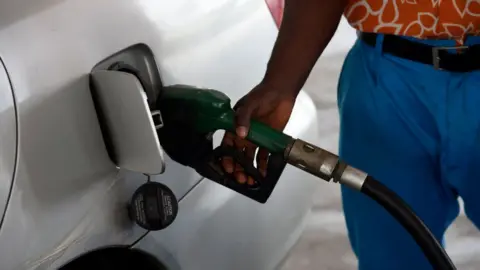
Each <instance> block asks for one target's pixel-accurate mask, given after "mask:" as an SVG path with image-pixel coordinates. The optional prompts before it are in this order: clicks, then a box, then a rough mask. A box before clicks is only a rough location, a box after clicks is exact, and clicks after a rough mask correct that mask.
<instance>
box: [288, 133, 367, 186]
mask: <svg viewBox="0 0 480 270" xmlns="http://www.w3.org/2000/svg"><path fill="white" fill-rule="evenodd" d="M285 160H286V161H287V163H289V164H291V165H293V166H295V167H297V168H299V169H301V170H303V171H305V172H308V173H310V174H313V175H315V176H318V177H319V178H322V179H324V180H326V181H330V180H333V181H334V182H338V183H340V184H343V185H346V186H349V187H351V188H354V189H356V190H360V189H361V188H362V186H363V183H364V182H365V179H366V178H367V176H368V175H367V174H366V173H364V172H362V171H360V170H358V169H356V168H354V167H352V166H350V165H348V164H346V163H344V162H342V161H341V160H340V159H339V157H338V156H337V155H335V154H332V153H330V152H328V151H327V150H324V149H322V148H320V147H317V146H315V145H312V144H309V143H307V142H305V141H302V140H300V139H296V140H294V141H293V142H292V144H290V145H289V147H288V148H287V149H286V150H285Z"/></svg>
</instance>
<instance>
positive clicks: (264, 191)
mask: <svg viewBox="0 0 480 270" xmlns="http://www.w3.org/2000/svg"><path fill="white" fill-rule="evenodd" d="M157 108H158V110H160V111H161V113H162V120H163V127H162V128H160V129H159V130H158V135H159V138H160V142H161V144H162V147H163V149H164V150H165V152H166V153H167V154H168V155H169V156H170V157H171V158H172V159H173V160H175V161H177V162H179V163H180V164H183V165H185V166H189V167H192V168H194V169H195V170H196V171H197V172H198V173H200V174H201V175H203V176H204V177H206V178H208V179H211V180H213V181H215V182H217V183H220V184H222V185H224V186H227V187H229V188H231V189H233V190H235V191H237V192H239V193H241V194H243V195H245V196H247V197H250V198H252V199H254V200H256V201H259V202H262V203H264V202H266V200H267V199H268V197H269V196H270V194H271V192H272V191H273V189H274V187H275V185H276V183H277V182H278V180H279V178H280V176H281V174H282V173H283V170H284V168H285V165H286V164H287V163H288V164H291V165H293V166H295V167H297V168H300V169H301V170H303V171H306V172H308V173H310V174H313V175H315V176H318V177H320V178H322V179H324V180H327V181H330V180H332V179H333V181H336V182H337V181H342V182H344V183H346V184H347V185H350V186H353V187H355V188H356V189H359V188H361V185H362V183H363V179H364V178H365V177H366V174H364V173H363V172H361V171H358V170H356V169H354V168H352V167H350V166H348V165H346V164H345V163H343V162H341V161H340V160H339V158H338V156H336V155H334V154H332V153H330V152H328V151H326V150H324V149H321V148H319V147H317V146H315V145H312V144H310V143H308V142H305V141H302V140H300V139H294V138H292V137H291V136H288V135H286V134H284V133H283V132H280V131H277V130H275V129H273V128H271V127H269V126H267V125H265V124H262V123H260V122H257V121H252V122H251V124H250V130H249V133H248V135H247V138H246V139H247V140H249V141H250V142H252V143H254V144H255V145H257V146H259V147H261V148H263V149H266V150H268V151H269V152H270V156H269V158H268V168H267V173H266V175H265V176H264V175H262V174H261V173H260V172H259V171H258V170H257V169H256V168H255V167H254V166H253V164H250V163H251V162H249V161H248V160H247V158H246V157H245V156H244V155H243V152H241V151H238V150H237V149H235V148H233V147H227V146H219V147H217V148H214V147H213V142H212V135H213V133H214V132H216V131H218V130H225V131H228V132H232V133H234V132H235V112H234V110H233V109H232V105H231V101H230V98H229V97H228V96H227V95H225V94H224V93H222V92H220V91H217V90H213V89H204V88H197V87H193V86H188V85H172V86H168V87H164V88H163V89H162V91H161V94H160V97H159V98H158V100H157ZM227 156H228V157H231V158H233V159H234V160H235V162H236V163H237V164H240V165H241V166H242V167H243V169H244V171H245V173H246V174H248V175H249V176H251V177H252V178H253V179H254V181H255V183H254V185H247V184H239V183H237V181H236V180H235V179H234V177H233V175H230V174H228V173H226V172H225V170H224V169H223V167H222V166H221V165H220V164H221V163H220V161H221V159H222V158H223V157H227Z"/></svg>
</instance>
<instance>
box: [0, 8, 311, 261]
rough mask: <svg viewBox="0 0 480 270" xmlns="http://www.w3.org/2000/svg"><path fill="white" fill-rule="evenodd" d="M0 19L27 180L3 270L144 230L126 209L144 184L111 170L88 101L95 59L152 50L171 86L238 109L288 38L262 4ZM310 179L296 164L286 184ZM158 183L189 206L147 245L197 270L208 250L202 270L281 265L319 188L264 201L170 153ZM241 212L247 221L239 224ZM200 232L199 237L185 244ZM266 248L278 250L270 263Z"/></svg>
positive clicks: (18, 185) (15, 204)
mask: <svg viewBox="0 0 480 270" xmlns="http://www.w3.org/2000/svg"><path fill="white" fill-rule="evenodd" d="M21 4H23V5H21ZM24 7H25V8H24ZM0 15H5V17H2V16H0V58H1V59H2V60H3V61H4V63H5V66H6V69H7V71H8V74H9V75H10V80H11V83H12V86H13V89H14V93H15V98H16V107H17V115H18V130H19V133H18V153H17V155H18V157H17V166H16V174H15V179H14V182H13V187H12V193H11V197H10V200H9V203H8V207H7V211H6V215H5V219H4V222H3V225H2V227H1V229H0V265H1V267H0V268H1V269H8V270H17V269H18V270H25V269H28V270H30V269H36V270H43V269H56V268H58V267H60V266H61V265H63V264H65V263H67V262H68V261H70V260H72V259H74V258H77V257H78V256H81V255H82V254H84V253H86V252H88V251H91V250H94V249H97V248H100V247H103V246H109V245H130V244H132V243H134V242H135V241H137V240H138V239H140V238H141V236H143V235H144V234H145V231H144V230H143V229H141V228H139V227H138V226H136V225H135V224H133V223H132V222H131V221H130V220H128V217H127V213H126V205H127V203H128V201H129V199H130V196H131V195H132V194H133V192H134V191H135V189H136V188H138V187H139V186H140V185H141V184H143V183H144V182H145V180H146V177H145V176H144V175H141V174H136V173H131V172H125V171H119V170H117V168H116V167H115V165H114V164H113V163H112V162H111V161H110V159H109V158H108V154H107V152H106V149H105V144H104V141H103V139H102V135H101V131H100V127H99V123H98V119H97V115H96V113H95V110H94V106H93V101H92V99H91V95H90V92H89V85H88V74H89V72H90V71H91V69H92V68H93V67H94V66H95V65H96V64H97V63H98V62H100V61H102V60H103V59H105V58H107V57H108V56H110V55H112V54H114V53H116V52H118V51H120V50H122V49H124V48H127V47H129V46H131V45H133V44H137V43H144V44H146V45H147V46H149V47H150V49H151V50H152V51H153V53H154V55H155V57H156V62H157V64H158V67H159V70H160V74H161V77H162V81H163V82H164V84H165V85H171V84H178V83H180V84H191V85H195V86H202V87H208V88H215V89H218V90H222V91H225V92H226V93H227V94H228V95H229V96H230V97H231V98H232V100H233V101H236V100H238V98H240V97H241V96H242V95H244V94H245V91H246V90H247V89H249V88H251V87H253V86H254V85H255V84H256V83H257V82H258V81H260V79H261V78H262V76H263V74H264V72H265V65H266V63H267V61H268V56H269V54H270V52H271V48H272V46H273V42H274V40H275V36H276V33H277V29H276V26H275V24H274V21H273V20H272V17H271V15H270V13H269V11H268V9H267V6H266V5H265V3H264V2H263V1H257V0H209V1H201V0H198V1H191V0H176V1H170V0H136V1H133V0H97V1H84V0H64V1H60V0H58V1H55V0H35V1H33V0H31V1H28V0H11V1H8V3H2V9H1V11H0ZM246 55H248V57H246ZM249 59H250V60H249ZM302 96H303V98H301V100H304V104H300V105H299V106H300V107H299V108H301V107H304V108H308V110H307V111H305V110H300V109H296V111H298V112H299V114H298V117H296V119H295V120H293V121H292V123H291V124H289V125H290V126H291V127H289V130H288V132H289V133H290V134H291V135H293V136H301V137H302V138H304V139H307V140H308V139H310V138H314V137H315V136H316V132H317V129H316V116H315V109H314V106H313V103H312V102H311V100H310V99H309V98H308V96H307V95H306V94H304V93H302ZM300 103H301V102H300ZM297 125H300V126H302V125H303V127H302V128H300V127H299V126H297ZM13 129H14V128H12V130H13ZM12 132H13V131H12ZM12 132H10V135H9V136H10V137H12V136H13V135H12V134H13V133H12ZM220 135H221V134H216V142H217V143H218V142H219V140H220V138H219V136H220ZM2 143H4V142H2ZM12 144H13V143H12ZM10 147H11V146H10ZM303 177H306V178H308V177H307V175H306V174H304V173H301V172H300V171H299V170H296V169H293V168H289V169H288V171H287V172H286V173H285V176H284V177H283V178H282V179H285V180H287V178H293V179H297V178H303ZM310 179H311V178H310ZM152 180H154V181H159V182H162V183H164V184H166V185H167V186H169V187H170V188H171V189H172V190H173V191H174V193H175V194H176V196H177V197H178V198H179V199H182V198H183V197H185V196H186V197H185V198H184V199H183V200H182V201H181V203H180V204H181V207H180V209H179V211H180V212H179V218H178V220H176V221H175V222H174V225H172V226H173V227H171V228H167V229H166V230H164V231H161V232H154V233H150V234H149V235H147V237H146V238H145V239H147V238H150V239H151V241H152V242H153V243H155V244H156V245H162V243H163V242H165V245H168V246H166V247H164V249H165V250H167V251H168V250H170V252H173V256H175V257H176V258H178V259H180V260H186V261H180V262H179V264H181V265H184V266H185V267H187V268H185V267H184V268H182V269H192V268H188V267H190V266H193V265H194V264H195V260H200V259H201V257H200V256H196V257H191V258H190V256H191V255H192V254H194V251H195V250H197V251H198V252H200V250H198V249H202V250H201V251H202V254H204V255H205V259H203V260H202V261H198V262H199V265H205V266H208V265H209V263H208V262H206V261H205V260H206V259H207V258H209V259H213V258H214V257H225V258H224V259H222V260H220V261H219V262H218V264H215V265H219V266H222V267H223V266H225V267H227V268H225V269H235V267H238V264H239V263H241V262H242V260H249V256H252V254H258V255H256V256H258V257H255V258H254V259H253V258H252V261H251V263H250V264H249V265H250V266H252V268H250V269H264V268H259V267H260V266H261V267H264V266H265V267H270V266H271V264H273V263H274V262H275V261H279V260H280V259H281V257H282V256H283V255H284V250H285V249H288V246H289V245H290V244H293V241H294V240H288V241H290V242H292V243H287V242H288V241H287V239H290V238H291V239H294V238H295V237H298V233H296V235H297V236H295V232H299V230H300V228H301V223H302V221H301V220H302V219H303V218H304V217H305V216H306V214H307V212H308V208H309V202H310V198H311V196H312V195H313V193H314V188H313V187H314V186H315V183H314V181H309V180H305V181H303V182H302V184H297V183H294V182H293V181H284V180H280V184H279V186H278V187H277V188H276V191H275V192H274V194H273V195H272V198H271V199H270V200H269V202H267V203H266V204H265V205H261V204H258V203H256V202H253V201H250V200H248V199H247V198H245V197H243V196H241V195H238V194H236V193H234V192H233V191H230V190H228V189H226V188H223V187H221V186H219V185H216V184H214V183H211V182H210V181H206V180H203V181H201V182H200V184H199V181H200V180H201V177H200V176H199V175H198V174H196V173H195V172H194V171H193V170H191V169H188V168H185V167H183V166H181V165H179V164H177V163H175V162H173V161H171V160H169V159H168V158H167V157H166V168H165V173H163V174H161V175H158V176H155V177H152ZM192 189H193V191H191V190H192ZM189 191H191V193H188V192H189ZM187 193H188V195H187ZM202 193H203V194H202ZM190 194H192V195H191V199H188V200H187V198H190ZM197 203H198V204H199V205H197ZM187 207H192V208H187ZM242 215H243V216H244V218H245V220H244V221H243V223H237V221H238V220H236V219H237V218H241V217H242ZM247 220H251V221H252V222H251V223H247ZM183 222H189V223H192V222H193V223H195V224H184V223H183ZM212 222H218V223H215V224H214V223H212ZM233 223H235V224H233ZM242 224H243V225H245V226H250V227H249V228H250V229H249V230H245V229H243V230H240V232H241V233H240V232H239V233H237V234H235V235H233V236H227V237H223V238H221V237H220V236H219V235H212V236H211V237H210V236H208V235H200V234H204V233H214V232H215V228H217V229H218V228H220V227H215V226H221V227H222V228H224V229H223V231H224V232H229V233H233V231H231V230H232V229H233V228H239V226H240V225H242ZM249 224H250V225H249ZM189 226H192V232H190V233H189V234H186V236H184V237H183V238H178V239H177V237H179V234H180V233H184V232H185V233H187V232H188V228H190V227H189ZM230 226H231V228H230ZM272 227H275V228H272ZM228 228H230V229H228ZM251 230H255V231H256V232H255V233H253V234H251V233H249V232H250V231H251ZM262 232H265V234H263V237H261V236H260V235H261V233H262ZM168 233H171V235H169V234H168ZM280 236H281V237H280ZM195 237H197V238H195ZM176 239H177V240H176ZM261 239H263V240H265V241H267V243H265V244H261V242H259V240H261ZM267 239H270V240H267ZM275 239H278V240H275ZM282 239H283V241H282ZM190 242H191V243H192V248H189V247H188V243H190ZM202 243H203V244H204V245H202ZM236 243H238V244H239V245H240V244H241V245H244V246H245V247H248V248H249V249H251V250H249V251H247V252H246V253H244V254H243V255H242V254H241V253H240V254H236V255H235V256H233V257H232V260H231V261H230V262H228V261H227V256H230V255H231V252H230V250H234V251H235V252H238V248H239V247H240V246H238V247H235V245H236ZM257 244H258V246H257ZM193 247H194V248H193ZM227 247H228V248H227ZM264 247H265V248H275V250H271V251H266V253H265V254H262V252H264V251H262V250H263V248H264ZM222 249H223V250H222ZM158 250H160V248H159V249H158ZM209 250H210V251H209ZM151 252H153V253H152V254H153V255H155V256H158V257H161V256H160V255H159V254H160V251H158V252H156V251H155V250H151ZM282 254H283V255H282ZM240 258H242V260H240ZM235 265H236V266H235ZM228 267H230V268H228ZM194 269H195V270H198V269H202V268H194ZM236 269H239V268H236ZM243 269H246V268H243ZM265 269H267V268H265Z"/></svg>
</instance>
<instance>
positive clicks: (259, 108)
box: [222, 83, 296, 185]
mask: <svg viewBox="0 0 480 270" xmlns="http://www.w3.org/2000/svg"><path fill="white" fill-rule="evenodd" d="M295 98H296V94H293V92H292V91H287V89H281V88H278V87H272V86H269V85H268V84H266V83H260V84H259V85H257V86H256V87H254V88H253V89H252V90H251V91H250V92H249V93H248V94H246V95H245V96H244V97H242V98H241V99H240V100H239V101H238V102H237V104H236V105H235V106H234V109H235V125H236V134H232V133H230V132H226V133H225V136H224V138H223V142H222V144H224V145H229V146H234V147H235V148H237V149H238V150H239V151H242V152H243V153H244V154H245V156H246V157H247V159H248V162H251V163H252V164H253V160H254V158H255V152H256V150H257V146H256V145H254V144H252V143H250V142H248V141H247V140H245V137H246V136H247V134H248V130H249V128H250V120H252V119H254V120H257V121H259V122H262V123H264V124H267V125H269V126H270V127H272V128H274V129H276V130H283V129H284V128H285V126H286V125H287V122H288V120H289V119H290V115H291V113H292V110H293V106H294V104H295ZM268 156H269V153H268V152H267V151H266V150H265V149H259V151H258V153H257V158H256V161H257V168H258V169H259V171H260V173H261V174H262V175H264V176H265V174H266V169H267V162H268ZM222 165H223V167H224V169H225V171H226V172H228V173H234V176H235V178H236V180H237V181H238V182H239V183H241V184H244V183H247V184H249V185H253V184H254V181H253V179H252V178H251V177H249V176H247V175H245V173H244V172H243V168H242V167H241V166H240V165H239V164H235V163H234V162H233V160H232V159H231V158H229V157H225V158H223V159H222Z"/></svg>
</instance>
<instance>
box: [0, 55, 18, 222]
mask: <svg viewBox="0 0 480 270" xmlns="http://www.w3.org/2000/svg"><path fill="white" fill-rule="evenodd" d="M15 114H16V112H15V103H14V99H13V90H12V88H11V86H10V80H9V78H8V73H7V71H6V70H5V67H4V65H3V62H2V61H1V59H0V216H1V217H2V218H1V219H0V220H2V219H3V214H4V211H5V208H6V206H7V202H8V197H9V195H10V190H11V186H12V181H13V175H14V172H15V161H16V154H17V121H16V115H15ZM0 224H1V223H0Z"/></svg>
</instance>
